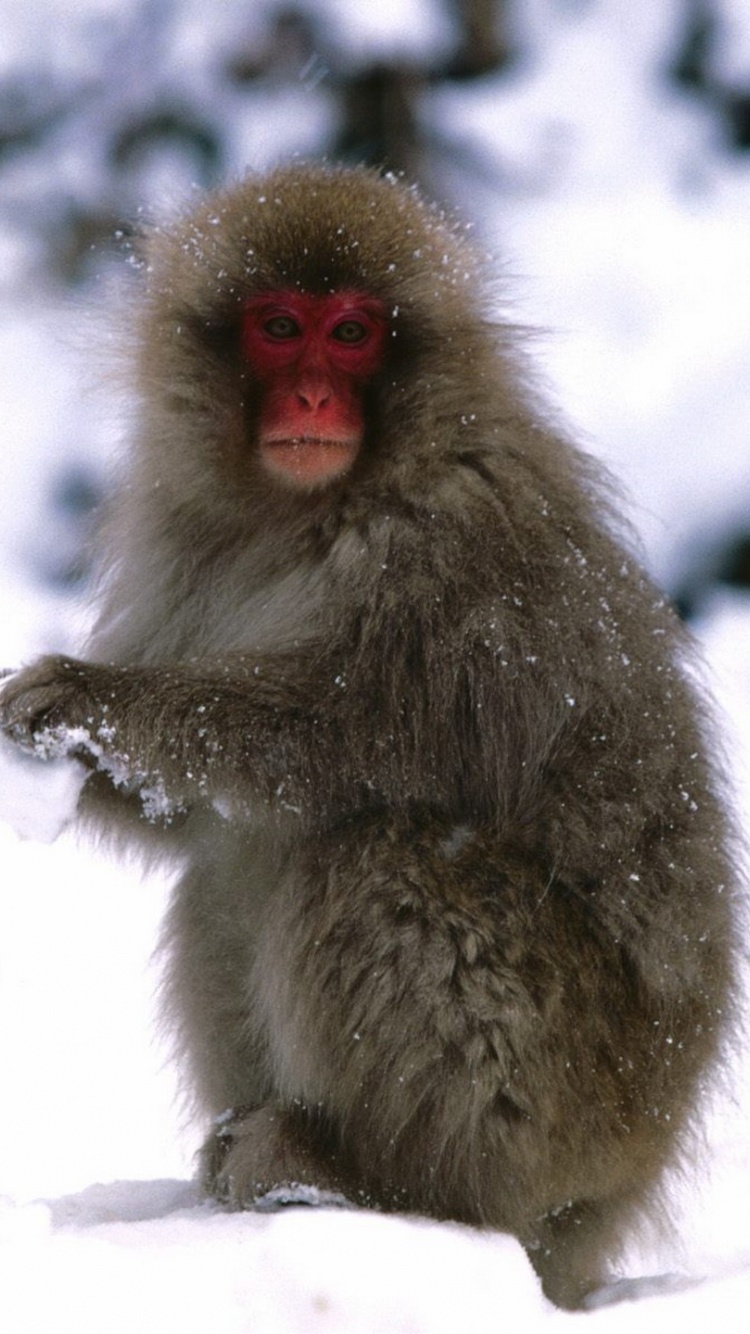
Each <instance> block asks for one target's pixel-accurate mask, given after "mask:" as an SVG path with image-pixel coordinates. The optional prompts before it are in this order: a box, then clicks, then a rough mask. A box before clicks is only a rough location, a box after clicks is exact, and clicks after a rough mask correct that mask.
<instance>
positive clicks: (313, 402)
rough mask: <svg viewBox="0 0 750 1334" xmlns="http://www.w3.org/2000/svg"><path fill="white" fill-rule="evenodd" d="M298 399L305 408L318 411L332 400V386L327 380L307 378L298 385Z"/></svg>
mask: <svg viewBox="0 0 750 1334" xmlns="http://www.w3.org/2000/svg"><path fill="white" fill-rule="evenodd" d="M297 399H298V401H299V402H300V404H301V405H302V407H304V408H308V409H309V410H310V411H311V412H317V411H318V409H319V408H324V407H326V406H327V404H328V403H330V401H331V386H330V384H328V382H327V381H326V380H306V381H305V382H304V384H300V385H298V386H297Z"/></svg>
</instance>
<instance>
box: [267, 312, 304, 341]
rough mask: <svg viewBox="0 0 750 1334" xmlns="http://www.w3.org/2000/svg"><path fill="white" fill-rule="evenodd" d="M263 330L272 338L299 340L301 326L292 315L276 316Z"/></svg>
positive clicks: (268, 321)
mask: <svg viewBox="0 0 750 1334" xmlns="http://www.w3.org/2000/svg"><path fill="white" fill-rule="evenodd" d="M263 328H264V330H265V332H266V333H267V334H268V335H269V337H271V338H297V337H299V332H300V329H299V325H298V324H297V322H296V320H293V319H292V317H291V315H274V316H273V317H272V319H270V320H266V322H265V324H264V325H263Z"/></svg>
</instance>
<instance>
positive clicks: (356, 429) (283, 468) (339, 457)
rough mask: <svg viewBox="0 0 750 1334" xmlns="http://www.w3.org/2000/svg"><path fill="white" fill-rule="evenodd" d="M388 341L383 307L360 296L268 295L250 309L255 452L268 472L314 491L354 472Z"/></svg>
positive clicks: (246, 327) (245, 339) (245, 347)
mask: <svg viewBox="0 0 750 1334" xmlns="http://www.w3.org/2000/svg"><path fill="white" fill-rule="evenodd" d="M385 336H386V319H385V314H384V311H383V307H382V305H381V303H380V302H379V301H376V300H374V299H372V298H371V297H367V296H362V295H360V294H359V293H353V292H337V293H334V294H332V295H330V296H310V295H307V294H304V293H299V292H270V293H268V294H267V295H264V296H258V297H253V298H252V300H250V301H249V302H248V303H247V306H246V307H245V313H244V321H243V328H242V351H243V355H244V357H245V360H246V361H247V363H248V365H249V366H250V368H251V370H252V372H253V375H254V377H255V379H256V381H257V383H258V386H259V389H260V413H259V420H258V440H257V445H258V451H259V454H260V459H261V461H262V463H263V464H264V466H265V467H266V468H267V469H268V471H269V472H271V473H273V474H275V475H276V476H277V477H279V478H281V479H282V480H283V481H286V482H288V483H289V484H290V485H292V486H295V487H300V488H302V489H311V488H313V487H318V486H321V485H325V484H326V483H327V482H331V481H334V480H335V479H336V478H337V477H342V476H343V475H344V474H345V473H346V472H348V471H349V469H350V468H351V466H352V464H353V463H354V460H355V459H356V457H357V454H358V453H359V449H360V446H361V444H362V439H363V436H364V430H365V415H364V391H365V388H366V386H367V384H368V383H369V381H370V380H371V379H372V377H373V375H374V374H375V373H376V371H377V370H378V369H379V368H380V367H381V366H382V364H383V352H384V346H385Z"/></svg>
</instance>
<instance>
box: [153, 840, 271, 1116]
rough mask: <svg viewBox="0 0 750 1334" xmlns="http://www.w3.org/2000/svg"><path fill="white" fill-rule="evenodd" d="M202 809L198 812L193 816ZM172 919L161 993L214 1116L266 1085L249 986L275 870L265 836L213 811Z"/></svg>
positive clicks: (198, 1101)
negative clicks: (235, 825) (232, 823)
mask: <svg viewBox="0 0 750 1334" xmlns="http://www.w3.org/2000/svg"><path fill="white" fill-rule="evenodd" d="M196 825H197V818H196V817H193V818H192V826H196ZM190 837H191V839H192V844H193V855H192V858H191V861H190V863H189V865H188V869H187V871H186V872H185V873H184V875H183V876H182V878H181V880H180V881H179V883H178V884H177V885H176V886H175V889H174V891H173V897H172V902H171V905H170V909H169V913H168V915H167V919H166V922H165V927H164V932H163V939H162V952H163V954H164V955H165V958H166V967H165V978H164V988H163V990H164V1003H165V1010H166V1018H167V1021H168V1023H169V1026H170V1028H171V1031H172V1033H173V1035H174V1040H175V1046H176V1049H177V1056H178V1058H179V1060H180V1065H181V1072H182V1074H183V1076H184V1078H185V1083H186V1090H187V1092H188V1093H189V1094H190V1095H191V1098H192V1101H193V1102H194V1103H195V1105H196V1107H197V1108H198V1109H200V1110H201V1111H203V1112H204V1113H207V1114H208V1115H210V1116H212V1117H216V1116H218V1115H219V1114H220V1113H221V1112H224V1111H225V1110H226V1109H227V1108H231V1107H237V1106H242V1105H257V1104H258V1103H262V1102H264V1101H265V1100H266V1098H267V1097H268V1095H269V1090H270V1081H269V1076H268V1063H267V1059H266V1053H265V1046H264V1042H263V1036H262V1034H261V1033H260V1032H259V1030H258V1026H257V1024H256V1023H255V1014H254V1008H253V997H252V993H251V990H250V986H249V977H250V974H251V971H252V966H253V958H254V953H255V949H256V943H257V934H258V926H257V922H258V917H259V914H260V913H261V912H262V907H263V902H264V899H265V897H266V895H267V894H268V892H269V886H270V885H272V884H273V882H274V876H275V874H276V870H275V865H274V853H273V850H272V849H270V848H269V847H268V846H266V845H265V844H264V841H263V840H262V839H261V838H260V837H256V836H250V835H248V834H247V833H245V832H243V831H237V830H233V829H230V828H228V826H227V823H226V822H225V821H223V820H222V819H221V818H220V817H218V816H211V815H209V814H206V815H205V816H204V817H203V825H202V826H201V827H200V828H197V829H196V828H195V827H191V831H190Z"/></svg>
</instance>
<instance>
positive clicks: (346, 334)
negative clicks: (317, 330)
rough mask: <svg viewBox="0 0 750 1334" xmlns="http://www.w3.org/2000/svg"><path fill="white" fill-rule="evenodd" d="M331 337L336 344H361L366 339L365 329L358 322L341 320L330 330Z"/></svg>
mask: <svg viewBox="0 0 750 1334" xmlns="http://www.w3.org/2000/svg"><path fill="white" fill-rule="evenodd" d="M331 336H332V337H333V338H335V339H336V341H337V342H338V343H361V342H362V339H363V338H366V337H367V328H366V326H365V325H364V324H360V322H359V320H342V321H341V323H340V324H337V325H336V328H335V329H333V330H332V333H331Z"/></svg>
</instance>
